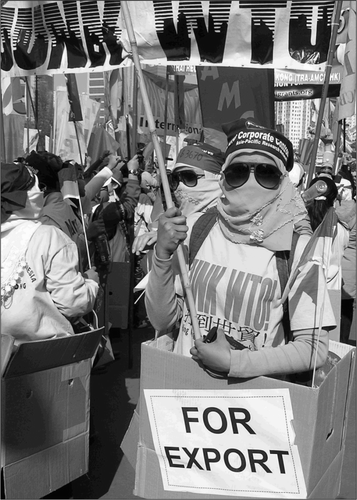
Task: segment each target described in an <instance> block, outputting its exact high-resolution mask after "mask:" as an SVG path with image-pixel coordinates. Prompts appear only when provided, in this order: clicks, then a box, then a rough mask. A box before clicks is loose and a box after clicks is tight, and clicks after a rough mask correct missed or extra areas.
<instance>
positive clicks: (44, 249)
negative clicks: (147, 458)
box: [1, 120, 356, 377]
mask: <svg viewBox="0 0 357 500" xmlns="http://www.w3.org/2000/svg"><path fill="white" fill-rule="evenodd" d="M223 128H224V131H225V133H226V135H227V142H228V147H227V150H226V151H220V150H219V149H217V148H215V147H213V146H211V145H209V144H206V143H204V142H198V141H197V142H194V141H191V142H189V143H188V144H186V145H185V146H184V147H182V149H181V150H180V151H179V152H178V155H177V159H176V161H175V162H174V165H173V167H172V168H171V170H168V171H167V174H168V180H169V185H170V189H171V194H172V200H173V203H174V206H173V207H171V208H169V209H168V208H167V204H166V202H165V195H164V190H163V185H162V181H161V176H160V172H159V169H158V166H157V164H156V163H155V161H154V160H155V155H154V150H153V146H152V144H151V143H150V144H149V145H147V147H146V156H145V155H144V156H143V155H142V152H139V153H138V154H135V155H134V156H133V158H131V159H126V160H123V159H122V158H121V157H120V156H117V155H115V154H111V153H109V152H108V151H105V152H103V155H102V156H101V157H100V158H99V159H98V160H97V161H95V162H93V163H92V162H91V159H90V158H89V157H87V158H86V165H83V166H81V165H79V164H78V163H76V162H73V161H66V160H63V159H61V158H60V157H59V156H56V155H54V154H50V153H48V152H35V151H32V152H31V153H30V154H29V155H27V156H26V157H24V158H18V159H17V160H16V161H15V162H13V163H11V164H2V165H1V191H2V192H1V209H2V210H1V213H2V218H1V249H2V252H1V320H2V329H3V332H4V333H7V334H9V335H12V336H13V337H15V339H16V343H19V342H24V341H30V340H37V339H43V338H54V337H56V336H61V335H71V334H75V333H76V332H77V331H80V326H79V322H80V320H81V318H83V317H86V318H88V317H91V316H88V315H90V313H92V312H93V311H94V312H95V313H96V317H97V318H98V317H99V323H101V324H99V326H103V325H105V326H106V327H107V328H108V330H109V334H110V325H111V323H112V321H111V318H110V315H109V317H108V314H107V313H106V312H105V308H103V301H104V300H105V293H106V287H107V283H108V276H110V273H111V272H113V271H112V269H113V267H112V263H113V262H125V263H127V264H128V266H130V269H132V276H133V279H132V281H131V289H130V292H129V293H131V294H132V297H131V301H132V303H135V307H134V308H133V311H130V309H128V311H127V313H128V315H130V314H132V317H131V318H129V321H132V322H133V323H132V324H133V326H134V327H140V326H146V325H148V324H149V323H151V325H152V326H153V328H154V329H155V331H156V335H158V336H160V335H164V334H165V335H168V336H169V337H170V339H171V341H172V345H173V350H174V351H175V352H177V353H180V354H183V355H187V356H192V357H193V359H195V360H196V361H199V362H202V363H203V364H204V365H205V366H207V367H208V368H209V369H211V370H213V371H217V372H225V373H228V374H229V376H234V377H247V376H258V375H277V374H282V373H283V374H289V373H296V372H299V371H306V370H308V369H310V368H311V366H312V365H311V360H312V357H313V356H312V353H315V352H317V353H318V366H321V365H322V364H323V363H324V361H325V360H326V356H327V352H328V338H329V330H331V328H334V327H336V322H337V321H339V319H340V325H339V328H340V341H341V342H345V343H350V344H355V341H356V339H355V333H354V331H353V328H352V327H351V325H352V322H353V318H354V314H355V302H356V269H355V261H356V208H355V204H356V162H355V159H350V160H349V161H348V162H344V163H343V164H342V166H341V168H339V169H338V170H337V173H336V174H334V173H333V171H332V168H331V167H329V166H324V165H322V167H319V168H316V172H315V175H314V178H313V180H312V181H311V183H310V185H309V186H307V185H306V177H307V176H306V171H305V169H304V167H303V166H302V165H301V164H300V163H299V162H298V161H296V158H294V154H293V150H292V145H291V143H290V141H288V140H287V139H286V138H285V137H284V136H283V135H281V134H279V133H278V132H276V131H273V130H269V129H265V128H262V127H260V126H259V125H257V124H255V123H253V122H250V121H246V120H241V121H238V122H234V123H232V124H227V125H225V126H224V127H223ZM250 132H259V133H260V136H259V137H262V136H263V135H262V134H266V135H269V137H271V138H272V139H271V143H269V142H266V141H262V142H261V143H259V141H258V142H257V140H256V139H254V140H252V141H249V140H246V141H244V142H240V141H239V140H238V139H237V137H238V136H239V134H240V135H242V134H243V135H244V134H245V137H249V133H250ZM275 143H276V145H275ZM321 179H322V180H324V182H325V185H326V186H325V187H326V189H325V191H324V192H323V193H322V194H321V195H320V196H315V197H314V198H313V199H312V200H310V201H309V202H308V203H307V202H306V200H304V197H303V196H302V194H303V193H304V192H305V191H306V190H308V189H309V188H310V187H312V186H313V185H314V184H316V183H317V181H318V180H321ZM71 185H73V186H74V188H73V189H72V188H71ZM331 212H333V213H334V214H336V216H337V218H338V224H337V233H336V235H335V236H336V237H335V238H334V243H333V245H332V249H331V255H330V256H329V261H328V269H327V271H326V273H325V275H324V276H323V279H321V276H320V275H319V273H322V272H323V269H322V267H318V268H317V270H316V273H317V274H316V276H315V277H314V279H312V278H311V272H310V271H311V269H310V268H309V265H308V264H305V265H304V266H302V267H300V271H299V276H298V278H296V276H295V279H294V280H290V281H291V282H289V291H288V292H286V294H285V295H286V296H284V294H283V292H284V288H283V284H282V282H281V281H280V280H281V279H282V278H281V275H280V271H279V266H280V264H279V262H280V259H282V260H283V261H284V262H285V264H286V265H287V266H288V269H289V273H290V274H289V275H287V276H286V277H285V278H284V279H285V280H287V279H289V276H291V275H293V274H294V272H293V271H294V269H295V268H296V266H297V265H298V263H299V262H300V261H299V259H300V257H301V255H302V253H303V251H304V249H305V247H306V246H307V245H308V242H309V241H310V240H311V237H312V235H313V234H314V233H315V231H317V230H318V228H319V227H320V226H321V224H322V223H323V221H324V220H325V219H326V217H327V214H330V213H331ZM203 214H205V217H204V216H203ZM203 227H204V228H205V230H206V233H205V234H204V235H203V234H202V228H203ZM200 231H201V232H200ZM197 235H198V236H197ZM183 242H184V245H185V246H184V248H185V252H186V250H187V252H186V253H185V256H186V257H187V265H188V268H189V272H190V278H191V279H192V281H193V282H194V286H193V290H194V293H195V294H196V295H195V302H196V304H197V305H198V309H199V311H198V314H199V323H200V328H201V332H203V335H202V338H200V339H195V338H194V335H193V332H192V328H193V327H192V324H191V320H190V314H189V311H188V310H187V306H186V304H185V290H184V288H183V286H182V283H181V280H180V273H179V266H178V263H177V260H176V254H175V250H176V248H177V247H178V245H179V244H181V243H183ZM289 253H290V254H291V256H290V257H289ZM284 259H285V260H284ZM228 267H229V275H228V273H225V270H226V269H227V268H228ZM147 274H148V276H147V277H148V278H149V279H148V282H147V286H146V290H145V292H144V293H141V292H140V296H139V295H138V292H136V291H135V290H134V287H135V285H137V284H138V283H139V282H140V281H141V280H142V279H143V278H144V277H145V276H146V275H147ZM243 275H244V276H245V277H246V279H247V280H248V278H247V277H248V276H250V279H251V280H252V282H253V281H254V279H253V278H254V277H255V276H258V277H259V280H258V278H257V281H259V283H264V284H265V285H264V286H265V287H267V288H266V290H265V291H264V290H263V288H261V286H260V285H259V287H258V286H257V287H256V288H255V293H256V294H258V288H259V289H260V288H261V290H260V292H259V293H260V296H259V300H260V301H261V302H262V304H260V305H259V304H258V303H256V307H258V308H259V307H262V308H263V309H264V308H266V307H269V315H268V316H267V320H266V323H265V324H264V328H263V327H262V325H261V324H260V323H261V321H260V320H261V319H262V318H259V311H256V313H254V311H253V312H252V311H251V314H249V310H250V309H249V308H250V307H251V305H252V304H251V301H252V297H253V296H251V295H249V294H245V295H244V293H243V292H242V289H243V288H244V287H245V286H248V285H247V283H248V281H249V280H248V281H246V282H244V283H243V281H242V282H241V281H239V280H237V278H236V277H237V276H238V277H239V276H240V277H241V278H239V279H241V280H243V278H242V276H243ZM114 279H115V280H118V281H120V276H115V277H114ZM276 281H278V282H279V283H280V286H278V287H276V288H275V289H274V290H272V289H271V287H270V288H269V286H268V285H267V283H268V282H269V283H274V282H276ZM238 282H239V283H238ZM316 283H319V290H318V294H319V295H321V296H324V297H325V293H328V291H329V290H331V289H333V290H337V291H338V293H339V294H340V295H339V296H340V297H341V318H336V317H334V313H333V310H332V307H331V306H330V303H329V301H328V300H325V307H324V309H323V314H322V316H321V321H319V323H320V328H321V327H322V328H321V331H320V334H319V336H318V337H317V336H316V335H315V330H316V311H315V312H313V311H312V309H311V308H312V307H314V305H313V304H311V303H310V302H309V301H306V300H305V301H304V300H303V299H302V296H301V294H300V295H299V290H301V289H302V288H303V289H304V291H305V292H306V291H307V292H308V291H309V290H310V289H311V287H314V286H316ZM217 287H218V288H217ZM240 287H242V288H240ZM301 287H302V288H301ZM253 288H254V287H253ZM253 288H252V289H253ZM268 288H269V290H268ZM234 293H237V296H239V297H240V298H239V300H238V298H237V299H234V296H233V295H234ZM252 293H253V292H252ZM200 294H201V295H202V294H204V295H202V296H200ZM232 294H233V295H232ZM239 294H240V295H239ZM305 295H306V294H305ZM307 295H308V293H307ZM268 296H269V299H268ZM283 296H284V297H283ZM217 297H218V298H219V300H217V302H216V298H217ZM229 297H230V298H229ZM283 298H284V300H283ZM228 299H229V300H228ZM286 303H289V305H290V313H289V312H286V310H287V309H288V308H287V306H286ZM238 310H239V312H238ZM101 313H102V314H101ZM286 314H288V315H289V320H288V325H289V326H288V328H287V327H286V324H287V323H286ZM243 315H245V317H246V318H247V317H248V316H249V318H250V319H249V320H248V321H246V320H245V323H244V326H243V327H239V326H238V324H239V321H240V320H241V318H243ZM213 318H215V320H213ZM312 320H313V322H312ZM89 321H90V320H89ZM258 323H259V325H260V326H257V324H258ZM77 328H78V330H77ZM287 329H288V332H287V331H286V330H287ZM212 330H215V334H216V341H215V342H210V343H208V342H206V341H205V340H206V335H208V333H209V332H210V331H212Z"/></svg>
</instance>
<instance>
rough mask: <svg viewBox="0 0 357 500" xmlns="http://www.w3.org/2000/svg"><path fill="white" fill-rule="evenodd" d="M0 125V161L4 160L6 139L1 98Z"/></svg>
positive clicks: (0, 92) (0, 90)
mask: <svg viewBox="0 0 357 500" xmlns="http://www.w3.org/2000/svg"><path fill="white" fill-rule="evenodd" d="M0 95H1V96H2V89H1V78H0ZM0 127H1V139H0V141H1V142H0V144H1V148H0V150H1V161H2V162H4V163H5V162H6V140H5V127H4V115H3V105H2V98H1V100H0Z"/></svg>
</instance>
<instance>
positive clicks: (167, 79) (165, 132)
mask: <svg viewBox="0 0 357 500" xmlns="http://www.w3.org/2000/svg"><path fill="white" fill-rule="evenodd" d="M168 100H169V71H168V67H167V66H166V80H165V110H164V123H165V128H164V151H165V167H166V166H167V158H166V156H167V155H166V138H167V107H168Z"/></svg>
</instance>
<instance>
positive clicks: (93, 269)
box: [83, 266, 99, 284]
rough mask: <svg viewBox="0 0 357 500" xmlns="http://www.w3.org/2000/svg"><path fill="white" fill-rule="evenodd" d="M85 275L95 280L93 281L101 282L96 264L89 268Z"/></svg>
mask: <svg viewBox="0 0 357 500" xmlns="http://www.w3.org/2000/svg"><path fill="white" fill-rule="evenodd" d="M83 276H84V277H85V278H86V279H89V280H93V281H95V282H96V283H98V284H99V275H98V273H97V271H96V267H95V266H93V267H91V268H90V269H88V271H86V272H85V273H83Z"/></svg>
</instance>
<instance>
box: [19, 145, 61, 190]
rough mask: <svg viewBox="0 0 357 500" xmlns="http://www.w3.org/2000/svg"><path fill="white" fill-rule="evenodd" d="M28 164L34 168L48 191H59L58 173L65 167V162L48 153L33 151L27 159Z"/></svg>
mask: <svg viewBox="0 0 357 500" xmlns="http://www.w3.org/2000/svg"><path fill="white" fill-rule="evenodd" d="M26 163H27V164H28V165H30V166H31V167H33V168H34V170H35V173H36V175H37V177H38V180H39V182H40V184H44V185H45V186H46V189H47V190H56V191H57V190H58V191H59V181H58V172H59V171H60V170H61V168H62V167H63V161H62V159H61V158H60V157H59V156H56V155H54V154H52V153H48V152H47V151H41V152H38V153H36V151H31V153H30V154H29V155H28V156H27V157H26Z"/></svg>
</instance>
